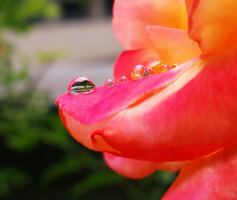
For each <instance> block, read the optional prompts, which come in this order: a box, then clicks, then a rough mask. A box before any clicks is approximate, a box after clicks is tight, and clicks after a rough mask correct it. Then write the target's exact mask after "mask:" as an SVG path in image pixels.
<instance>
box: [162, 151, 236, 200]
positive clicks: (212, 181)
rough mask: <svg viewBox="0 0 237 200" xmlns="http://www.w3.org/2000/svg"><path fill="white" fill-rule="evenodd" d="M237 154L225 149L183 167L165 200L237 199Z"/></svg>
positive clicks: (163, 199)
mask: <svg viewBox="0 0 237 200" xmlns="http://www.w3.org/2000/svg"><path fill="white" fill-rule="evenodd" d="M236 183H237V151H236V149H231V150H224V151H221V152H219V153H217V154H215V155H213V156H211V157H205V158H200V159H197V160H195V161H193V162H191V163H190V164H188V165H187V166H186V167H184V168H183V170H182V171H181V173H180V175H179V176H178V178H177V179H176V181H175V182H174V183H173V185H172V186H171V187H170V189H169V190H168V191H167V193H166V194H165V195H164V197H163V198H162V200H174V199H175V200H183V199H192V200H210V199H216V200H217V199H218V200H236V199H237V187H236Z"/></svg>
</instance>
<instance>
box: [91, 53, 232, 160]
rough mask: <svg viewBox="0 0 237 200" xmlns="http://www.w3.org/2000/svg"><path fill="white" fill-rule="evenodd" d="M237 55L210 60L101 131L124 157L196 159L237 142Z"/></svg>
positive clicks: (98, 134) (100, 135)
mask: <svg viewBox="0 0 237 200" xmlns="http://www.w3.org/2000/svg"><path fill="white" fill-rule="evenodd" d="M236 63H237V50H236V49H235V50H232V51H226V52H224V53H222V54H219V55H216V56H212V57H210V58H206V59H204V60H203V61H200V62H199V63H196V64H195V65H194V66H193V67H191V68H190V69H189V70H187V71H186V72H185V73H184V74H182V75H181V76H180V77H179V78H178V79H177V80H176V81H174V82H173V83H172V84H170V85H169V86H168V87H166V88H165V89H163V90H162V91H160V92H159V93H157V94H156V95H154V96H152V97H150V98H148V99H145V100H144V101H142V102H140V104H137V105H134V106H133V107H130V108H129V109H126V110H124V111H122V112H120V113H119V114H118V115H116V116H115V117H114V118H113V119H111V121H109V122H108V123H107V124H106V125H105V127H103V128H102V129H101V130H99V131H96V132H95V133H94V135H93V136H92V137H94V141H93V142H94V145H95V146H96V147H97V148H98V149H100V150H103V151H106V149H103V148H101V147H100V142H98V141H97V139H98V138H100V139H101V140H102V139H103V140H105V141H106V142H107V144H108V145H110V146H111V147H113V148H114V149H116V150H118V151H119V152H120V153H121V155H122V156H125V157H129V158H133V159H140V160H149V161H156V162H166V161H178V160H191V159H193V158H196V157H199V156H202V155H206V154H209V153H211V152H213V151H216V150H217V149H219V148H222V147H225V146H229V145H231V144H233V143H235V144H236V143H237V135H236V130H237V104H236V102H237V84H236V81H237V65H236Z"/></svg>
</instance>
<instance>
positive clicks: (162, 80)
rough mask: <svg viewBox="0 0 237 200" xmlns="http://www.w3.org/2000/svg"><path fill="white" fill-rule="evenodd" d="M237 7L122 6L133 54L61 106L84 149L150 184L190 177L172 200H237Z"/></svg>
mask: <svg viewBox="0 0 237 200" xmlns="http://www.w3.org/2000/svg"><path fill="white" fill-rule="evenodd" d="M236 11H237V1H235V0H225V1H223V0H186V1H184V0H115V3H114V10H113V27H114V31H115V36H116V38H117V39H118V41H119V42H120V43H121V44H122V45H123V46H124V47H125V48H126V49H127V50H126V51H124V52H122V53H121V54H120V56H119V57H118V59H117V61H116V63H115V65H114V79H115V80H114V81H113V80H108V81H106V83H105V86H100V87H95V86H94V84H93V83H92V81H90V80H89V79H87V78H85V77H79V78H76V79H74V80H72V81H71V82H70V84H69V88H68V93H66V94H63V95H61V96H60V97H59V98H58V99H57V100H56V103H58V104H59V112H60V116H61V119H62V121H63V123H64V125H65V126H66V127H67V129H68V131H69V132H70V133H71V135H72V136H73V137H74V138H75V139H76V140H77V141H78V142H80V143H82V144H83V145H84V146H86V147H88V148H90V149H92V150H95V151H102V152H103V153H104V159H105V161H106V163H107V164H108V166H110V167H111V168H112V169H113V170H115V171H116V172H118V173H119V174H122V175H124V176H126V177H130V178H142V177H145V176H147V175H150V174H151V173H153V172H154V171H156V170H159V169H160V170H168V171H176V170H180V169H181V172H180V174H179V176H178V178H177V179H176V181H175V182H174V183H173V185H172V186H171V187H170V189H169V190H168V191H167V193H166V194H165V196H164V197H163V199H171V200H173V199H197V200H200V199H201V200H205V199H206V200H207V199H208V200H209V199H228V200H229V199H237V186H236V182H237V148H236V147H237V145H236V144H237V135H236V130H237V84H236V82H237V37H236V35H237V23H236V21H237V12H236Z"/></svg>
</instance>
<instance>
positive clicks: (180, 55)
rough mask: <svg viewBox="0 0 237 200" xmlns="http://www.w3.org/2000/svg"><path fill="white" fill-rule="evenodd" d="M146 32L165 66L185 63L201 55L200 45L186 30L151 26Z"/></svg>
mask: <svg viewBox="0 0 237 200" xmlns="http://www.w3.org/2000/svg"><path fill="white" fill-rule="evenodd" d="M146 31H147V34H148V37H149V39H150V41H151V43H152V45H153V46H154V48H155V49H156V50H157V52H158V55H159V57H160V59H161V61H162V62H163V63H165V64H168V65H172V64H175V63H184V62H186V61H188V60H190V59H192V58H194V57H195V56H197V55H201V51H200V49H199V46H198V44H197V43H196V42H194V41H193V40H191V39H190V38H189V36H188V32H187V31H185V30H181V29H174V28H168V27H162V26H149V27H147V28H146Z"/></svg>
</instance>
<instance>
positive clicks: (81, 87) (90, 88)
mask: <svg viewBox="0 0 237 200" xmlns="http://www.w3.org/2000/svg"><path fill="white" fill-rule="evenodd" d="M94 91H95V84H94V83H93V82H92V81H91V80H90V79H88V78H87V77H78V78H75V79H73V80H72V81H71V82H70V84H69V87H68V93H69V94H81V93H84V94H88V93H91V92H94Z"/></svg>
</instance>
